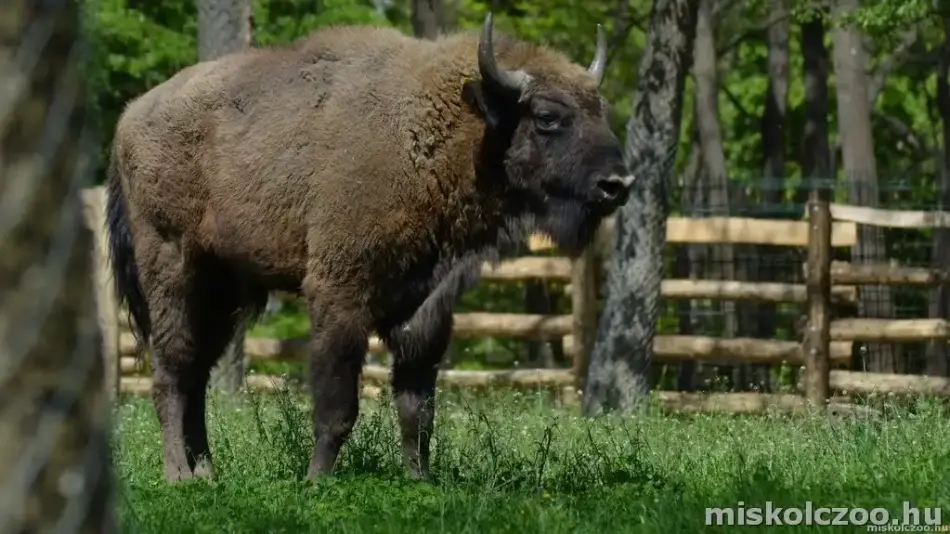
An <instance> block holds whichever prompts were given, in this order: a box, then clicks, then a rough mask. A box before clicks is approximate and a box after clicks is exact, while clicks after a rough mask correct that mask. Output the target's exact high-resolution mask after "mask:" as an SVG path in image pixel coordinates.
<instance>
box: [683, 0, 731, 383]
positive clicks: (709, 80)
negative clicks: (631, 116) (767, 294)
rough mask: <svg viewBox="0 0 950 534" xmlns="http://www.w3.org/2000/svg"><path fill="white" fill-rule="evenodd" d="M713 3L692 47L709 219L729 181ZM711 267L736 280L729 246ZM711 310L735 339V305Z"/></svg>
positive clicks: (722, 205)
mask: <svg viewBox="0 0 950 534" xmlns="http://www.w3.org/2000/svg"><path fill="white" fill-rule="evenodd" d="M714 3H715V0H700V2H699V12H698V13H697V16H696V39H695V42H694V45H693V78H694V80H695V97H696V100H695V107H694V109H695V111H696V124H697V126H698V129H699V147H700V152H701V154H702V162H703V164H702V168H701V171H700V173H699V178H700V180H699V184H698V186H699V187H700V188H701V189H704V190H705V191H706V195H705V197H706V201H707V202H708V204H707V206H706V207H707V208H708V209H707V210H706V213H707V214H708V215H718V216H726V217H728V216H729V215H730V202H729V200H730V199H729V178H728V173H729V171H728V169H727V168H726V156H725V153H724V151H723V141H722V128H721V126H720V124H719V72H718V63H717V58H716V37H715V25H716V23H715V18H714V16H713V7H714ZM709 252H710V255H709V257H710V259H711V265H709V266H707V269H706V274H707V275H712V277H713V278H716V279H719V280H736V261H735V249H734V247H733V246H732V245H713V246H711V247H709ZM713 309H714V310H715V311H716V313H717V314H718V315H719V317H720V318H721V322H720V323H719V325H717V326H719V328H717V330H719V332H717V333H716V334H714V335H718V336H720V337H724V338H733V337H735V336H736V320H737V317H736V303H735V302H734V301H728V300H725V301H724V300H716V301H715V302H714V303H713ZM718 367H719V371H721V372H722V373H724V374H726V375H729V376H731V375H732V372H733V366H732V365H722V366H718Z"/></svg>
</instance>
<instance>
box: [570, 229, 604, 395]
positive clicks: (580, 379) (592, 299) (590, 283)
mask: <svg viewBox="0 0 950 534" xmlns="http://www.w3.org/2000/svg"><path fill="white" fill-rule="evenodd" d="M597 268H598V263H597V247H596V246H594V244H591V245H589V246H588V247H587V248H586V249H585V250H584V252H583V253H582V254H581V255H580V257H579V258H577V259H576V260H574V261H573V263H572V265H571V315H572V316H573V328H572V329H573V331H574V383H575V385H576V386H577V389H578V390H583V389H584V382H585V380H586V379H587V366H588V365H589V363H590V354H591V351H593V349H594V339H595V338H596V336H597V280H598V278H599V277H598V276H597Z"/></svg>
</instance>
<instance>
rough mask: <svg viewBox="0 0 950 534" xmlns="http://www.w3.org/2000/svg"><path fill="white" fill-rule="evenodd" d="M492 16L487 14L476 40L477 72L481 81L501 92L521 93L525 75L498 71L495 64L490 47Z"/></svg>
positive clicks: (516, 72)
mask: <svg viewBox="0 0 950 534" xmlns="http://www.w3.org/2000/svg"><path fill="white" fill-rule="evenodd" d="M491 35H492V14H491V13H490V12H489V13H488V15H487V16H486V17H485V24H484V25H483V26H482V36H481V39H479V40H478V71H479V73H480V74H481V76H482V79H483V80H485V81H487V82H489V83H491V84H494V85H496V86H498V87H500V88H501V89H503V90H506V91H511V92H516V93H521V91H522V90H523V89H524V84H525V82H526V81H527V79H526V75H525V73H523V72H521V71H508V70H504V69H499V68H498V64H497V63H495V52H494V51H493V50H492V45H491Z"/></svg>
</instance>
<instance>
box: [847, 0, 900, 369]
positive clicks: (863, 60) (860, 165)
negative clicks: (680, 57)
mask: <svg viewBox="0 0 950 534" xmlns="http://www.w3.org/2000/svg"><path fill="white" fill-rule="evenodd" d="M859 7H860V4H859V2H858V0H836V1H835V3H834V8H833V10H832V13H833V16H834V18H835V19H838V20H837V21H836V22H838V24H837V26H836V27H835V29H834V30H833V32H832V34H833V46H832V64H833V68H834V73H835V95H836V97H837V103H838V136H839V137H840V138H841V163H842V166H843V170H844V174H845V180H846V182H847V184H848V186H849V187H848V188H849V195H848V196H849V201H850V202H851V203H852V204H856V205H859V206H870V207H877V206H878V204H879V203H880V196H881V193H880V190H879V188H878V183H877V164H876V162H875V153H874V137H873V133H872V126H871V109H872V105H873V103H874V100H873V99H874V95H873V94H871V93H870V92H869V79H868V75H867V68H868V65H867V54H866V53H865V51H864V43H863V42H862V41H863V38H864V36H863V35H862V32H861V30H860V28H856V27H855V26H853V25H851V24H841V22H842V19H843V18H844V17H845V16H847V15H851V14H853V13H854V12H855V11H857V10H858V9H859ZM886 257H887V251H886V249H885V242H884V232H883V230H882V229H881V228H876V227H873V226H866V225H859V227H858V243H857V246H855V247H852V248H851V261H852V262H853V263H855V264H858V263H872V264H883V263H886V262H887V260H886ZM858 311H859V313H860V314H861V315H862V316H865V317H876V318H883V319H889V318H893V317H894V301H893V296H892V295H891V289H890V287H888V286H864V287H862V288H861V291H860V296H859V306H858ZM867 349H868V353H867V355H866V357H865V362H864V367H865V368H866V369H867V370H868V371H873V372H878V373H894V372H897V370H898V363H899V362H898V358H897V357H896V355H895V351H894V350H893V348H892V347H890V346H888V345H886V344H878V343H868V344H867Z"/></svg>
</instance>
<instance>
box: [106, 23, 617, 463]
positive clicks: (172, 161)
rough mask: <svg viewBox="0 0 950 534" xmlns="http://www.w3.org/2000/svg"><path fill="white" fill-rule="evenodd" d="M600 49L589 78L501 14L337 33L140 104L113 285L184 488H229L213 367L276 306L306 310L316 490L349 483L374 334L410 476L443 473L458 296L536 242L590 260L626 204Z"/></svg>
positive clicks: (125, 159) (125, 140) (128, 116)
mask: <svg viewBox="0 0 950 534" xmlns="http://www.w3.org/2000/svg"><path fill="white" fill-rule="evenodd" d="M597 39H598V42H597V53H596V54H595V57H594V60H593V62H592V63H591V65H590V66H589V67H588V68H584V67H582V66H580V65H576V64H574V63H572V62H570V61H569V60H568V59H567V58H566V57H565V56H564V55H562V54H560V53H559V52H557V51H554V50H551V49H548V48H544V47H540V46H536V45H532V44H529V43H524V42H519V41H517V40H514V39H512V38H509V37H505V36H494V38H493V34H492V20H491V15H489V16H488V17H487V18H486V20H485V25H484V27H483V29H482V32H481V34H480V35H472V34H468V33H460V34H456V35H450V36H444V37H441V38H439V39H438V40H435V41H425V40H418V39H413V38H411V37H407V36H404V35H402V34H400V33H398V32H396V31H394V30H389V29H381V28H370V27H336V28H331V29H326V30H323V31H319V32H317V33H314V34H313V35H311V36H309V37H307V38H305V39H303V40H301V41H299V42H296V43H292V44H289V45H285V46H278V47H270V48H265V49H254V50H249V51H245V52H240V53H236V54H232V55H228V56H225V57H223V58H220V59H218V60H215V61H210V62H205V63H199V64H197V65H194V66H191V67H189V68H186V69H184V70H182V71H181V72H179V73H178V74H177V75H175V76H173V77H172V78H170V79H169V80H167V81H166V82H164V83H163V84H161V85H159V86H157V87H155V88H153V89H152V90H150V91H149V92H147V93H145V94H144V95H142V96H140V97H138V98H137V99H135V100H134V101H132V102H131V103H130V104H129V106H128V107H127V109H126V111H125V112H124V113H123V115H122V117H120V119H119V123H118V125H117V127H116V134H115V140H114V146H113V157H112V162H111V166H110V173H109V177H108V186H107V189H108V207H107V210H108V222H109V234H110V248H111V256H112V269H113V273H114V279H115V282H116V285H117V289H118V294H119V295H120V298H122V299H124V300H125V301H126V302H127V303H128V308H129V312H130V314H131V318H130V319H131V323H132V325H133V331H134V332H135V334H136V336H137V338H138V339H139V342H140V343H143V344H144V343H147V344H148V345H149V347H150V348H151V357H152V368H153V383H152V384H153V385H152V399H153V403H154V405H155V408H156V411H157V413H158V418H159V422H160V426H161V439H162V451H163V461H164V466H165V475H166V478H167V479H168V480H170V481H174V480H181V479H186V478H191V477H194V476H210V475H211V474H212V463H211V451H210V448H209V445H208V436H207V430H206V427H205V395H206V388H207V383H208V377H209V372H210V369H211V367H212V366H213V365H214V363H215V362H216V360H217V359H218V358H219V357H220V355H221V353H222V351H223V350H224V348H225V346H226V345H227V343H228V341H229V340H230V339H231V335H232V332H233V330H234V328H235V326H236V324H237V321H239V320H247V319H249V318H252V317H255V316H256V314H258V313H259V312H260V310H261V309H262V308H263V306H264V303H265V301H266V297H267V293H268V291H272V290H283V291H293V292H298V293H300V294H302V295H303V296H304V297H305V298H306V300H307V302H308V304H309V313H310V320H311V337H312V344H311V349H310V350H311V357H310V385H311V388H312V394H313V431H314V437H315V445H314V450H313V455H312V457H311V462H310V469H309V473H308V476H310V477H316V476H318V475H321V474H326V473H329V472H330V471H331V470H332V469H333V466H334V464H335V462H336V458H337V456H338V454H339V451H340V448H341V447H342V446H343V443H344V442H345V441H346V439H347V437H348V435H349V434H350V431H351V430H352V428H353V425H354V424H355V422H356V419H357V414H358V386H359V377H360V370H361V368H362V364H363V360H364V357H365V354H366V349H367V337H368V335H369V334H370V332H372V331H375V332H377V333H378V334H379V336H380V337H381V339H382V340H383V341H384V342H385V343H386V345H387V346H388V347H389V349H390V350H391V351H392V352H393V356H394V365H393V374H392V385H393V392H394V395H395V401H396V405H397V408H398V413H399V423H400V428H401V440H402V447H403V451H404V457H405V462H406V465H407V467H408V469H409V471H410V473H411V474H412V475H413V476H417V477H422V476H425V475H426V473H427V472H428V465H429V436H431V434H432V430H433V417H434V410H433V405H432V401H433V396H434V390H435V379H436V374H437V368H438V364H439V361H440V359H441V357H442V354H443V353H444V352H445V349H446V347H447V345H448V343H449V339H450V337H451V332H452V307H453V304H454V302H455V299H456V297H457V296H458V295H459V294H460V293H461V292H462V291H464V290H465V289H466V288H468V287H471V286H472V285H474V284H475V283H476V282H477V281H478V273H479V266H480V265H481V263H482V262H483V261H486V260H489V261H493V262H494V261H497V260H498V258H499V257H500V256H501V255H505V254H511V253H514V252H517V251H518V250H519V248H520V247H522V246H523V244H524V242H525V240H526V238H527V233H528V232H529V231H532V230H536V229H537V230H541V231H544V232H545V233H547V234H549V235H550V236H551V237H552V238H553V239H554V240H555V242H556V243H557V244H558V245H559V246H560V247H562V248H563V249H565V250H567V251H568V252H569V253H571V254H577V253H579V252H580V250H581V249H582V248H583V247H584V246H585V245H586V244H587V243H588V242H589V241H590V240H591V238H592V236H593V233H594V231H595V230H596V228H597V226H598V224H599V223H600V220H601V219H602V218H603V217H604V216H606V215H608V214H610V213H611V212H613V211H614V210H615V209H616V208H617V207H618V206H620V205H621V204H623V203H624V202H625V200H626V197H627V191H628V189H629V186H630V182H631V180H632V178H631V177H630V176H628V175H627V171H626V166H625V165H624V162H623V158H622V155H621V151H620V145H619V143H618V141H617V138H616V137H615V136H614V134H613V133H612V132H611V131H610V128H609V127H608V122H607V114H608V106H607V104H606V102H604V100H603V99H602V98H601V97H600V95H599V94H598V92H597V87H598V85H599V83H600V80H601V78H602V76H603V67H604V58H605V50H604V47H605V44H604V35H603V30H602V28H600V27H598V32H597ZM493 40H494V41H496V42H494V43H493ZM493 45H497V46H498V53H497V54H496V52H495V50H494V48H493Z"/></svg>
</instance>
